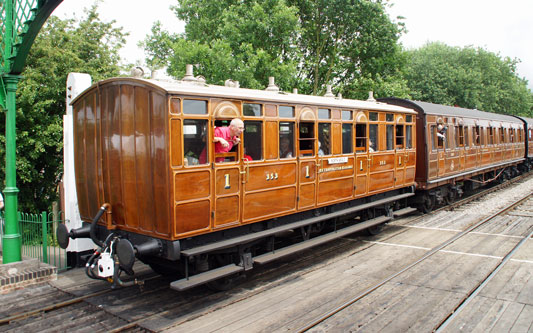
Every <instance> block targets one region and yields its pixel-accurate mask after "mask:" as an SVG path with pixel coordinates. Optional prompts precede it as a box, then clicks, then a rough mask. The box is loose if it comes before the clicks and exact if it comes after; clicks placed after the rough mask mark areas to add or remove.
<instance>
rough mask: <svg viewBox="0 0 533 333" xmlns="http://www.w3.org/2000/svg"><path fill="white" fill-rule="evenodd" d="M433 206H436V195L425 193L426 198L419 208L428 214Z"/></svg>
mask: <svg viewBox="0 0 533 333" xmlns="http://www.w3.org/2000/svg"><path fill="white" fill-rule="evenodd" d="M433 208H435V197H434V196H431V195H429V194H424V199H423V202H422V204H421V205H420V209H419V210H421V211H422V213H424V214H427V213H430V212H431V211H432V210H433Z"/></svg>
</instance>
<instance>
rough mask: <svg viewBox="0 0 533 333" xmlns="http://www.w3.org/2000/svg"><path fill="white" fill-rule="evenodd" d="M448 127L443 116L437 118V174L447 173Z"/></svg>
mask: <svg viewBox="0 0 533 333" xmlns="http://www.w3.org/2000/svg"><path fill="white" fill-rule="evenodd" d="M446 132H447V127H446V125H445V123H444V122H443V120H442V118H438V119H437V127H436V136H437V160H438V163H437V164H438V166H437V175H438V176H443V175H444V174H445V173H446V148H447V146H448V137H447V133H446Z"/></svg>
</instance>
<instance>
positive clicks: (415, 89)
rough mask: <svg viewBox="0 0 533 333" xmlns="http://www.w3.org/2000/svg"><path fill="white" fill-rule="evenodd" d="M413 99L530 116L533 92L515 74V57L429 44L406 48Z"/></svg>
mask: <svg viewBox="0 0 533 333" xmlns="http://www.w3.org/2000/svg"><path fill="white" fill-rule="evenodd" d="M408 57H409V62H408V66H407V71H406V73H407V74H406V77H407V80H408V82H409V88H410V92H411V96H412V98H413V99H416V100H421V101H427V102H432V103H438V104H445V105H458V106H461V107H464V108H470V109H474V108H476V109H479V110H484V111H490V112H496V113H506V114H514V115H524V116H529V117H531V116H532V115H533V113H532V107H533V95H532V94H531V91H530V90H529V89H528V88H527V81H526V80H525V79H521V78H519V77H518V75H517V72H516V65H517V63H518V60H517V59H510V58H507V57H506V58H502V57H501V56H500V55H498V54H494V53H492V52H489V51H487V50H484V49H482V48H474V47H465V48H458V47H451V46H447V45H445V44H442V43H429V44H426V45H425V46H423V47H421V48H420V49H417V50H412V51H408Z"/></svg>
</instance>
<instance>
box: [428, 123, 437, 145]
mask: <svg viewBox="0 0 533 333" xmlns="http://www.w3.org/2000/svg"><path fill="white" fill-rule="evenodd" d="M429 135H430V137H431V149H432V150H435V149H437V146H436V145H435V138H436V137H437V126H435V125H431V127H430V131H429Z"/></svg>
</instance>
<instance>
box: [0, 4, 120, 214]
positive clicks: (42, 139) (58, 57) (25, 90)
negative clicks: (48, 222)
mask: <svg viewBox="0 0 533 333" xmlns="http://www.w3.org/2000/svg"><path fill="white" fill-rule="evenodd" d="M96 10H97V7H96V6H93V7H92V8H91V9H89V10H87V11H86V17H85V18H83V19H82V20H81V21H80V22H78V21H76V20H60V19H58V18H57V17H50V18H49V20H48V22H47V23H46V25H45V26H44V27H43V29H42V31H41V32H40V33H39V35H38V37H37V39H36V40H35V43H34V45H33V47H32V49H31V51H30V54H29V56H28V59H27V62H26V69H25V71H24V72H23V79H22V80H21V81H20V83H19V88H18V91H17V164H16V166H17V177H18V179H17V187H18V188H19V190H20V193H19V209H20V210H23V211H42V210H48V209H49V207H50V206H51V203H52V201H54V200H57V196H58V193H57V185H58V182H59V181H60V179H61V172H62V169H63V166H62V160H63V117H62V116H63V114H64V113H65V108H66V105H65V98H66V97H65V96H66V87H65V86H66V79H67V75H68V73H70V72H82V73H89V74H91V76H92V77H93V80H95V81H98V80H101V79H103V78H106V77H109V76H113V75H114V76H117V75H118V74H119V70H120V68H119V66H118V62H119V60H120V58H119V55H118V50H119V49H120V48H121V47H122V46H123V45H124V43H125V39H124V36H125V34H124V33H123V32H122V30H121V29H119V28H114V27H113V24H114V22H109V23H105V22H102V21H101V20H100V18H99V16H98V14H97V12H96ZM0 141H1V142H0V149H1V150H0V160H2V161H5V150H4V147H5V113H1V114H0ZM4 177H5V165H4V164H3V163H0V179H4Z"/></svg>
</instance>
